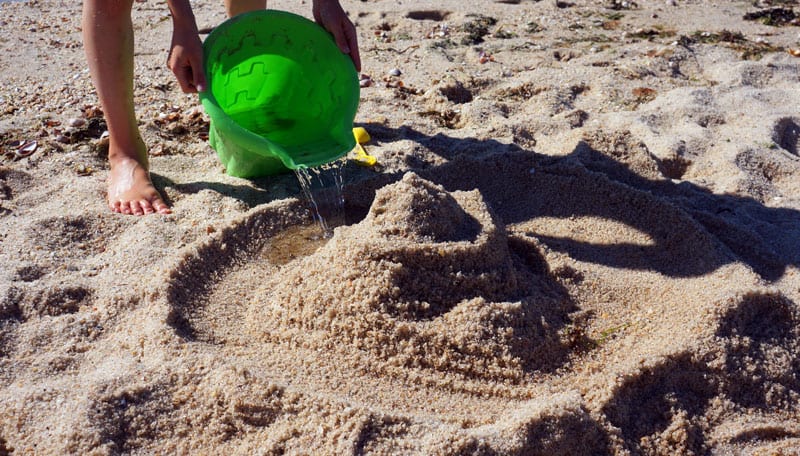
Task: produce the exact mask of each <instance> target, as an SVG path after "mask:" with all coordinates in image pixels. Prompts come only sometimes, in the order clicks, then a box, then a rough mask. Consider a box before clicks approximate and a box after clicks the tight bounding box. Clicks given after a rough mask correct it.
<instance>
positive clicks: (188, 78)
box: [169, 61, 195, 93]
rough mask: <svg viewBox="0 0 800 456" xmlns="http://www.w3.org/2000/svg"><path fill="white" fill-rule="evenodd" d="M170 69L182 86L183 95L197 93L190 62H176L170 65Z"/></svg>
mask: <svg viewBox="0 0 800 456" xmlns="http://www.w3.org/2000/svg"><path fill="white" fill-rule="evenodd" d="M169 67H170V69H171V70H172V72H173V73H174V74H175V79H177V80H178V84H179V85H180V86H181V91H182V92H183V93H192V92H194V91H195V88H194V84H193V83H192V81H193V77H192V66H191V64H189V63H188V62H185V61H183V62H181V61H174V62H170V64H169Z"/></svg>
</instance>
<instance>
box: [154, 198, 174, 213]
mask: <svg viewBox="0 0 800 456" xmlns="http://www.w3.org/2000/svg"><path fill="white" fill-rule="evenodd" d="M153 209H155V211H156V212H158V213H159V214H171V213H172V210H171V209H170V208H169V206H167V203H165V202H164V201H163V200H162V199H161V198H156V199H155V200H153Z"/></svg>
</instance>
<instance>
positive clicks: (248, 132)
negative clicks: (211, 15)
mask: <svg viewBox="0 0 800 456" xmlns="http://www.w3.org/2000/svg"><path fill="white" fill-rule="evenodd" d="M203 50H204V57H205V59H204V69H205V72H206V76H207V78H206V79H207V80H208V85H207V87H206V89H205V91H203V92H201V93H200V94H199V98H200V101H201V103H202V105H203V107H204V109H205V111H206V113H207V114H208V116H209V117H210V118H211V126H212V127H213V129H214V130H215V131H216V133H217V135H218V136H220V137H223V139H224V141H221V140H220V141H216V144H215V141H212V147H214V149H215V150H217V153H218V154H219V156H220V159H221V160H222V161H223V164H225V165H227V164H226V163H225V160H229V159H230V157H232V156H234V157H235V160H236V161H237V162H238V163H246V162H247V161H248V160H251V159H252V160H254V161H259V160H272V161H273V162H274V163H275V166H278V167H280V165H279V164H278V162H280V163H281V164H283V166H284V167H285V168H288V169H298V168H307V167H313V166H318V165H322V164H324V163H328V162H331V161H334V160H336V159H338V158H341V157H342V156H343V155H345V154H347V153H348V152H349V151H351V150H352V149H353V148H354V147H355V139H354V138H353V135H352V133H351V131H352V125H353V121H354V119H355V114H356V111H357V109H358V103H359V98H360V87H359V83H358V73H357V72H356V70H355V66H354V64H353V62H352V60H351V59H350V57H349V56H348V55H346V54H343V53H342V52H341V51H340V50H339V48H338V46H337V45H336V42H335V41H334V39H333V37H332V36H331V35H330V33H328V32H327V31H325V29H323V28H322V27H321V26H320V25H318V24H316V23H314V22H312V21H310V20H309V19H306V18H305V17H303V16H299V15H296V14H293V13H289V12H286V11H277V10H260V11H253V12H249V13H245V14H241V15H238V16H236V17H235V18H231V19H228V20H227V21H225V22H223V23H222V24H220V25H219V26H218V27H216V28H215V29H214V31H213V32H212V33H211V34H209V36H208V37H207V38H206V40H205V42H204V43H203ZM284 62H285V63H284ZM262 72H263V76H262ZM232 75H233V76H232ZM255 78H258V79H257V82H255V81H256V79H255ZM307 100H310V101H311V103H309V104H308V106H306V105H305V103H306V101H307ZM248 103H249V106H248ZM261 106H270V109H271V110H267V111H266V113H267V114H265V115H264V117H263V118H262V117H260V114H259V116H250V117H248V115H247V114H243V113H247V112H248V111H250V110H251V109H250V108H252V107H258V108H259V109H261ZM301 106H302V108H298V107H301ZM306 110H307V111H308V113H306ZM226 111H227V112H226ZM273 112H277V113H280V115H281V116H284V115H286V116H287V117H288V119H298V116H300V117H301V118H302V117H303V116H304V115H306V114H308V117H307V119H302V120H301V121H300V122H298V123H296V124H294V125H295V126H294V127H291V126H287V127H285V128H284V127H283V126H282V125H281V124H280V122H282V121H283V122H285V121H284V119H280V118H277V117H271V116H270V113H273ZM311 119H314V120H311ZM317 119H319V122H317V121H316V120H317ZM273 123H274V124H275V125H273ZM265 132H267V133H265ZM220 144H221V145H220ZM219 147H225V148H226V149H227V150H226V151H224V153H221V152H220V149H219ZM265 172H266V173H268V174H271V173H274V172H273V171H270V170H265Z"/></svg>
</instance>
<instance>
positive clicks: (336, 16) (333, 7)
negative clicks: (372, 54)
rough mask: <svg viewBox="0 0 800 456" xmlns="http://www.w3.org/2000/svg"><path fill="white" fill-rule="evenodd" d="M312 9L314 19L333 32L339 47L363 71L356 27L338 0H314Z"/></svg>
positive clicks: (357, 69)
mask: <svg viewBox="0 0 800 456" xmlns="http://www.w3.org/2000/svg"><path fill="white" fill-rule="evenodd" d="M312 9H313V12H314V20H315V21H317V23H318V24H320V25H322V26H323V27H324V28H325V30H327V31H329V32H331V33H332V34H333V38H334V39H335V40H336V45H337V46H339V49H341V51H342V52H344V53H345V54H348V55H349V56H350V58H351V59H353V63H354V64H355V66H356V71H361V57H360V56H359V55H358V38H357V37H356V27H355V26H354V25H353V23H352V22H350V18H348V17H347V14H346V13H345V12H344V10H343V9H342V6H341V5H340V4H339V2H338V0H314V6H313V8H312Z"/></svg>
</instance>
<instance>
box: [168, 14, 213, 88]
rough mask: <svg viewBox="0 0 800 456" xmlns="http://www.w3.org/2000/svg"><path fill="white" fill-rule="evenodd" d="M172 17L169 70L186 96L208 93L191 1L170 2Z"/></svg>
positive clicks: (201, 48)
mask: <svg viewBox="0 0 800 456" xmlns="http://www.w3.org/2000/svg"><path fill="white" fill-rule="evenodd" d="M167 4H168V5H169V10H170V12H171V13H172V44H171V45H170V51H169V57H168V59H167V66H169V68H170V70H172V72H173V73H175V77H176V78H177V79H178V84H180V86H181V90H183V91H184V92H185V93H194V92H198V91H200V92H202V91H204V90H205V88H206V87H205V86H206V78H205V73H204V71H203V43H202V42H201V41H200V36H199V35H198V33H197V23H196V22H195V19H194V13H193V12H192V7H191V6H190V5H189V0H167Z"/></svg>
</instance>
